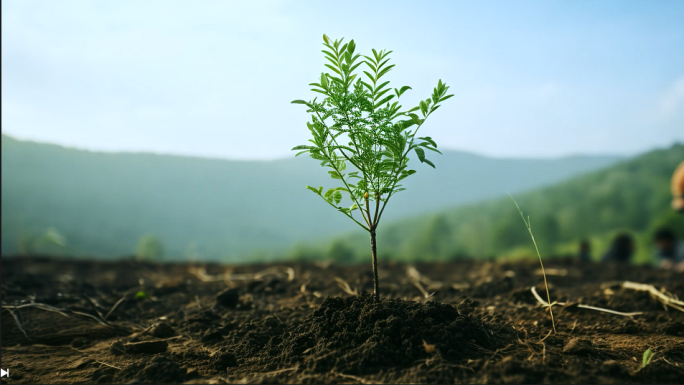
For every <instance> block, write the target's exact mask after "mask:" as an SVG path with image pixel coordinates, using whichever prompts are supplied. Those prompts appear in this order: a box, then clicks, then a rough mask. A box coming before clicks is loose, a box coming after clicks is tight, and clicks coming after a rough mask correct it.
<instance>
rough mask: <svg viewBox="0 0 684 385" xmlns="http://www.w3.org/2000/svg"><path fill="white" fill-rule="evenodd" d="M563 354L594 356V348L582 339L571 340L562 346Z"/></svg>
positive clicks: (589, 342)
mask: <svg viewBox="0 0 684 385" xmlns="http://www.w3.org/2000/svg"><path fill="white" fill-rule="evenodd" d="M563 353H565V354H574V355H578V356H588V355H592V354H596V348H595V347H594V346H593V345H592V343H591V341H589V340H587V339H584V338H573V339H571V340H570V341H568V343H567V344H565V346H563Z"/></svg>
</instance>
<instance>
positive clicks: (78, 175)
mask: <svg viewBox="0 0 684 385" xmlns="http://www.w3.org/2000/svg"><path fill="white" fill-rule="evenodd" d="M443 152H444V155H443V156H439V155H436V154H435V155H434V156H432V160H433V161H434V162H435V164H436V165H437V169H436V170H433V169H432V168H430V167H427V166H425V165H416V166H415V168H416V169H417V170H418V173H417V174H415V175H414V176H412V177H411V178H408V179H406V180H405V181H404V182H405V183H404V186H405V187H406V188H407V190H406V191H403V192H401V193H400V194H398V195H397V196H396V197H394V198H393V199H392V201H391V202H390V204H389V205H388V209H387V211H386V213H385V216H384V217H383V222H385V221H386V222H389V221H392V220H398V219H401V218H406V217H410V216H415V215H418V214H422V213H426V212H430V211H436V210H441V209H444V208H447V207H453V206H456V205H461V204H465V203H472V202H477V201H483V200H487V199H490V198H494V197H498V196H502V195H505V194H506V193H507V192H510V193H519V192H521V191H526V190H532V189H535V188H539V187H542V186H547V185H551V184H554V183H557V182H559V181H562V180H564V179H567V178H570V177H573V176H576V175H579V174H582V173H586V172H590V171H594V170H598V169H601V168H604V167H608V166H610V165H612V164H614V163H616V162H618V161H619V160H620V159H621V158H620V157H617V156H574V157H566V158H559V159H502V158H487V157H482V156H478V155H474V154H470V153H464V152H459V151H450V150H445V151H443ZM414 161H415V160H412V162H414ZM337 182H338V181H335V180H333V179H330V178H329V177H328V175H327V173H326V172H325V171H324V170H323V169H322V168H321V167H320V166H319V165H318V162H317V161H315V160H312V159H310V158H306V157H304V156H301V157H298V158H294V157H293V158H288V159H281V160H276V161H235V160H223V159H207V158H194V157H184V156H172V155H155V154H142V153H98V152H90V151H84V150H77V149H72V148H66V147H61V146H57V145H53V144H46V143H36V142H29V141H21V140H17V139H14V138H12V137H9V136H7V135H4V134H3V136H2V253H3V254H12V253H17V252H19V251H20V245H21V244H22V242H25V241H26V239H29V240H30V239H35V238H36V237H37V236H38V235H39V234H42V233H44V232H45V231H46V230H47V229H50V228H54V229H56V230H57V231H58V233H59V234H61V235H62V236H64V238H65V239H66V244H65V247H63V248H61V249H60V250H59V252H61V253H63V254H64V255H73V256H87V257H103V258H104V257H119V256H124V255H131V254H132V253H133V252H134V250H135V248H136V244H137V243H138V241H139V239H140V238H141V237H142V236H144V235H146V234H152V235H154V236H155V237H156V238H157V239H158V240H159V241H160V242H161V244H162V245H163V247H164V250H165V259H170V260H178V259H185V258H186V257H188V256H191V257H196V258H200V259H208V260H209V259H210V260H223V261H230V262H239V261H247V260H248V259H249V258H270V257H271V256H274V255H278V254H282V253H283V252H286V251H287V250H288V249H289V248H291V247H292V245H293V244H296V243H297V242H313V241H317V240H320V239H323V238H329V237H331V236H333V235H334V234H337V233H344V232H346V231H349V230H351V229H353V228H354V226H356V225H355V224H354V223H353V222H351V221H350V220H349V219H347V218H344V217H343V216H342V215H340V214H339V213H337V212H335V211H334V210H332V208H330V207H328V205H327V204H326V203H325V202H323V201H322V200H321V199H320V198H319V197H317V196H315V195H314V194H313V193H311V192H309V191H307V190H306V189H305V186H306V185H311V186H319V185H322V186H324V187H325V188H328V187H335V186H337ZM36 247H37V246H36ZM35 251H40V250H35Z"/></svg>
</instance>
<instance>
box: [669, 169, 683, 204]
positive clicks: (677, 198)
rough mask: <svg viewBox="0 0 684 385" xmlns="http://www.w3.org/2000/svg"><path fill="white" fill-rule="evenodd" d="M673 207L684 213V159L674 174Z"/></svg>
mask: <svg viewBox="0 0 684 385" xmlns="http://www.w3.org/2000/svg"><path fill="white" fill-rule="evenodd" d="M672 197H673V199H672V208H673V209H675V211H677V212H680V213H684V161H683V162H682V163H680V164H679V167H677V169H676V170H675V172H674V175H672Z"/></svg>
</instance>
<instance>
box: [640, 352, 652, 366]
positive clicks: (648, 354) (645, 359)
mask: <svg viewBox="0 0 684 385" xmlns="http://www.w3.org/2000/svg"><path fill="white" fill-rule="evenodd" d="M652 359H653V351H652V350H651V349H646V351H645V352H644V356H643V357H642V359H641V368H642V369H643V368H645V367H646V365H648V364H650V363H651V360H652Z"/></svg>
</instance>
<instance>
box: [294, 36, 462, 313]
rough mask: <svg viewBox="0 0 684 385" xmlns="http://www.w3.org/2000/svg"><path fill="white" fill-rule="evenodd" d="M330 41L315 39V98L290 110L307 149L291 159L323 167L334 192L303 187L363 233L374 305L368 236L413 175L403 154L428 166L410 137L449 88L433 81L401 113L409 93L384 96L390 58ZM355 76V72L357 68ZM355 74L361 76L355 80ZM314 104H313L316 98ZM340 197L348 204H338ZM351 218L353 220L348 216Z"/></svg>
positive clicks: (425, 144)
mask: <svg viewBox="0 0 684 385" xmlns="http://www.w3.org/2000/svg"><path fill="white" fill-rule="evenodd" d="M343 40H344V39H340V40H334V41H333V40H331V39H330V38H328V37H327V36H326V35H323V46H324V47H325V49H324V50H323V51H322V52H323V53H324V55H325V59H326V60H327V62H326V64H325V66H326V67H327V68H328V69H329V70H330V71H332V72H323V73H321V77H320V79H319V81H318V83H311V84H310V85H311V86H313V88H312V89H311V90H312V91H314V92H317V93H319V94H322V95H323V96H321V97H317V98H314V99H313V100H310V101H308V102H307V101H304V100H295V101H293V102H292V103H295V104H303V105H305V106H307V107H308V110H307V112H308V113H310V114H311V121H310V122H307V127H308V128H309V130H310V131H311V135H312V139H309V142H311V144H308V145H302V146H297V147H294V148H293V149H292V150H299V152H298V153H297V155H295V156H299V155H301V154H303V153H308V154H309V155H310V156H311V157H312V158H314V159H316V160H319V161H321V166H323V167H325V168H329V169H330V170H329V171H328V173H329V174H330V176H331V177H332V178H333V179H335V180H338V181H339V182H340V183H341V185H340V186H338V187H333V188H330V189H329V190H327V191H326V192H325V193H324V192H323V187H318V188H315V187H311V186H306V188H308V189H309V190H311V191H313V192H314V193H315V194H317V195H319V196H320V197H321V198H323V200H325V201H326V202H327V203H328V204H330V205H331V206H332V207H334V208H335V209H336V210H337V211H339V212H341V213H342V214H343V215H346V216H347V217H349V219H351V220H352V221H354V222H355V223H356V224H357V225H359V226H361V227H362V228H363V229H364V230H366V231H368V232H369V233H370V244H371V257H372V264H373V296H374V299H375V300H376V301H378V300H379V299H380V292H379V286H378V261H377V246H376V231H377V228H378V224H379V223H380V220H381V219H382V214H383V213H384V212H385V207H386V206H387V202H389V200H390V198H391V197H393V196H394V195H395V194H396V193H398V192H400V191H403V190H405V189H404V188H402V186H401V184H399V182H401V181H402V180H403V179H405V178H407V177H408V176H410V175H413V174H415V172H416V171H415V170H412V169H409V168H408V161H409V158H408V154H409V152H411V151H414V152H415V154H416V155H417V156H418V159H419V160H420V161H421V162H422V163H427V164H428V165H430V166H431V167H433V168H434V167H435V165H434V164H433V163H432V162H431V161H430V160H428V159H427V158H426V157H425V150H430V151H434V152H437V153H440V154H441V152H439V150H437V143H435V141H434V140H432V138H430V137H429V136H425V137H418V136H417V133H418V130H419V129H420V128H421V127H422V126H423V124H424V123H425V120H426V119H427V118H428V117H429V116H430V115H431V114H432V113H433V112H435V111H436V110H437V109H438V108H439V107H440V104H439V103H441V102H443V101H445V100H447V99H449V98H450V97H452V96H453V95H447V94H446V93H447V90H448V89H449V87H448V86H447V85H446V84H445V83H443V82H442V81H441V80H439V82H438V83H437V87H435V89H434V91H433V93H432V96H431V97H430V98H428V99H425V100H422V101H420V103H418V106H416V107H413V108H411V109H408V110H402V106H401V105H400V104H399V103H400V102H399V100H400V98H401V97H402V95H403V94H404V93H405V92H406V91H408V90H410V89H411V87H409V86H403V87H401V88H394V89H392V88H391V87H390V86H389V83H390V82H389V81H386V80H385V79H384V76H385V75H387V73H388V72H389V71H390V70H392V68H394V64H388V62H389V60H390V59H389V55H390V53H392V51H387V50H381V51H376V50H375V49H373V50H372V55H369V56H366V55H361V54H358V53H356V52H355V50H356V44H355V43H354V40H351V41H349V42H348V43H343ZM362 65H363V67H361V68H360V69H359V67H360V66H362ZM357 69H359V71H361V72H362V74H361V75H360V76H359V74H358V73H357ZM319 98H320V99H319ZM344 196H348V197H349V200H350V202H348V203H346V204H344V205H342V200H343V197H344ZM355 213H359V214H360V217H359V215H358V214H357V215H356V217H355V216H354V214H355Z"/></svg>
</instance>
